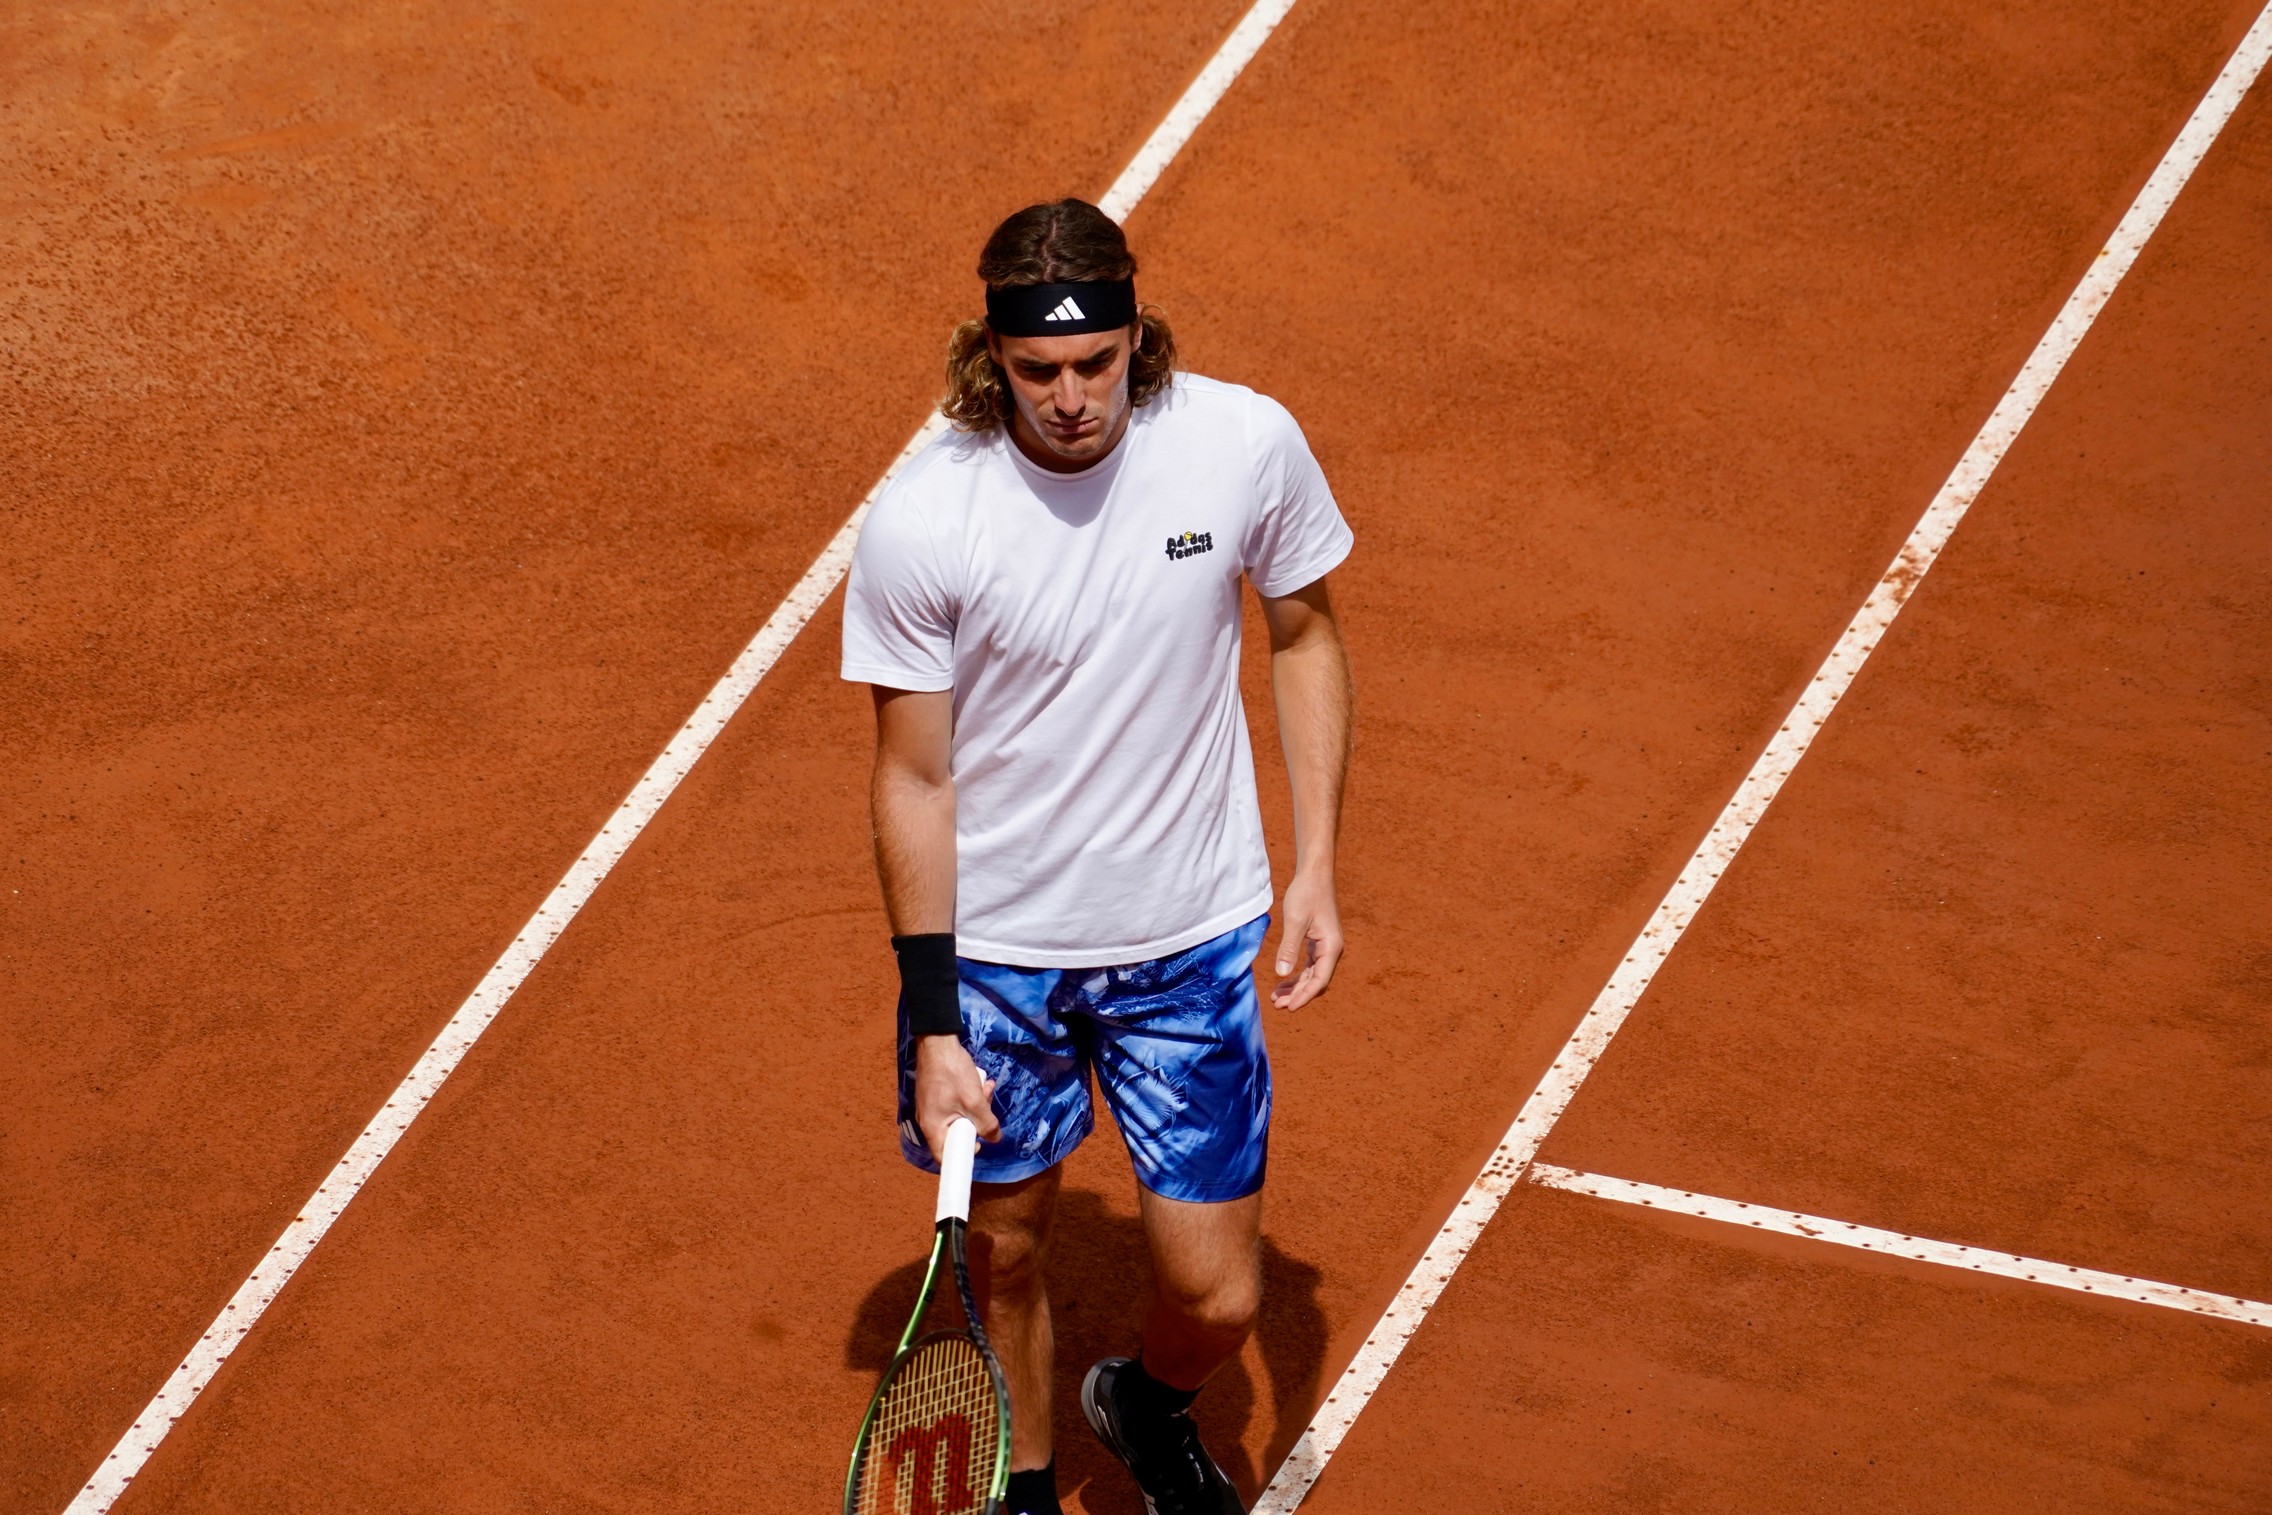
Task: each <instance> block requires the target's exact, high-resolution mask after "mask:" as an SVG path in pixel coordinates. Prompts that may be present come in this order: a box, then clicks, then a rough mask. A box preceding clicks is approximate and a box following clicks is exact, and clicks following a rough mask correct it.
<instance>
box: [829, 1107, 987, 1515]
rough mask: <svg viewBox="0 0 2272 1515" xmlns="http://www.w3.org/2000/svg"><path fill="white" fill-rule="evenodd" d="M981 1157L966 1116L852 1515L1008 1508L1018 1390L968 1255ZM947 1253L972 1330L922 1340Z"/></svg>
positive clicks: (848, 1509)
mask: <svg viewBox="0 0 2272 1515" xmlns="http://www.w3.org/2000/svg"><path fill="white" fill-rule="evenodd" d="M977 1157H978V1127H977V1126H975V1125H973V1124H972V1123H971V1122H970V1121H969V1120H968V1119H967V1118H964V1117H960V1116H958V1117H956V1119H955V1120H954V1121H953V1123H951V1124H950V1125H949V1126H948V1127H947V1150H946V1152H945V1153H944V1154H942V1155H941V1157H940V1159H939V1213H938V1227H937V1230H936V1231H935V1232H934V1233H933V1235H932V1238H931V1265H930V1266H929V1267H928V1268H926V1269H924V1271H923V1291H922V1292H921V1293H920V1294H918V1295H916V1296H915V1313H914V1314H913V1315H911V1316H909V1317H908V1320H907V1329H906V1330H905V1331H902V1332H901V1333H900V1336H899V1347H898V1349H897V1350H896V1351H894V1352H893V1353H892V1359H891V1366H890V1367H889V1368H886V1369H885V1370H884V1381H883V1383H882V1384H881V1385H880V1386H878V1387H877V1389H876V1397H875V1398H874V1399H872V1400H870V1401H868V1414H867V1418H866V1419H864V1420H862V1421H861V1422H860V1439H859V1440H858V1441H856V1442H854V1443H853V1445H852V1470H851V1472H849V1473H847V1474H846V1475H845V1478H844V1515H999V1512H1000V1510H1001V1508H1002V1495H1003V1493H1004V1492H1005V1491H1006V1490H1007V1489H1008V1487H1009V1483H1010V1393H1009V1389H1008V1387H1007V1386H1006V1385H1005V1384H1004V1383H1003V1381H1002V1365H1001V1364H1000V1363H998V1362H996V1361H995V1360H994V1349H993V1347H991V1346H989V1345H988V1344H987V1341H986V1328H985V1327H984V1326H983V1325H981V1324H980V1323H979V1319H978V1304H977V1301H975V1300H974V1299H972V1298H971V1293H970V1263H969V1261H968V1260H967V1259H966V1258H965V1256H964V1252H963V1233H964V1232H965V1231H966V1230H968V1229H969V1225H970V1169H971V1164H972V1163H973V1162H975V1161H976V1160H977ZM941 1256H944V1257H945V1258H946V1259H947V1260H948V1261H949V1263H951V1264H952V1266H953V1270H954V1276H955V1293H956V1295H957V1296H958V1297H959V1298H960V1299H961V1300H962V1314H963V1321H964V1323H965V1324H966V1325H967V1326H968V1327H969V1329H968V1330H963V1331H951V1330H950V1331H933V1332H932V1333H931V1334H930V1335H928V1336H918V1335H916V1333H917V1332H918V1331H920V1330H922V1328H923V1315H924V1312H925V1311H927V1310H928V1309H929V1308H930V1306H931V1291H932V1289H933V1288H934V1287H936V1286H937V1284H938V1281H939V1259H940V1257H941Z"/></svg>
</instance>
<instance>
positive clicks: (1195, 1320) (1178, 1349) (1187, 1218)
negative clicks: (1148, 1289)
mask: <svg viewBox="0 0 2272 1515" xmlns="http://www.w3.org/2000/svg"><path fill="white" fill-rule="evenodd" d="M1136 1192H1137V1205H1138V1208H1139V1210H1140V1211H1141V1212H1142V1214H1143V1217H1144V1236H1145V1239H1146V1240H1147V1241H1148V1242H1149V1243H1150V1244H1151V1251H1152V1303H1151V1308H1150V1309H1149V1310H1148V1311H1146V1313H1145V1316H1144V1371H1145V1372H1146V1373H1149V1374H1150V1375H1151V1376H1152V1377H1154V1378H1156V1379H1158V1380H1159V1381H1160V1382H1161V1383H1164V1384H1166V1385H1167V1386H1168V1387H1169V1388H1171V1389H1196V1388H1198V1387H1199V1386H1200V1385H1201V1384H1203V1383H1205V1382H1206V1381H1207V1380H1208V1378H1210V1377H1211V1376H1212V1375H1213V1374H1214V1372H1215V1370H1216V1369H1217V1368H1219V1367H1221V1366H1222V1365H1223V1364H1224V1363H1226V1362H1229V1361H1230V1360H1231V1358H1232V1356H1233V1355H1234V1354H1236V1353H1237V1351H1238V1349H1239V1348H1240V1347H1241V1346H1243V1345H1244V1344H1245V1342H1246V1337H1247V1333H1248V1332H1249V1331H1251V1330H1253V1329H1254V1313H1255V1310H1256V1308H1257V1307H1258V1306H1259V1305H1260V1304H1261V1302H1262V1248H1261V1234H1262V1196H1261V1195H1260V1194H1250V1195H1248V1196H1247V1197H1246V1198H1245V1199H1233V1200H1225V1201H1223V1202H1222V1203H1220V1204H1195V1203H1193V1202H1191V1201H1190V1200H1182V1199H1164V1198H1162V1197H1161V1196H1159V1195H1157V1194H1154V1193H1152V1192H1151V1191H1150V1190H1149V1189H1143V1188H1139V1189H1138V1190H1137V1191H1136Z"/></svg>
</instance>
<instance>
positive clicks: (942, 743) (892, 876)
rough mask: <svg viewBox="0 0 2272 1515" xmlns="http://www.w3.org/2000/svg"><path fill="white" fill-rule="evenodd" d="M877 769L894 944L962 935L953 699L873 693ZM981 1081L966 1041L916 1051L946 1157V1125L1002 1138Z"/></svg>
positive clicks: (922, 1088)
mask: <svg viewBox="0 0 2272 1515" xmlns="http://www.w3.org/2000/svg"><path fill="white" fill-rule="evenodd" d="M871 690H872V692H873V694H874V696H875V704H876V769H875V774H874V776H873V778H872V779H871V780H870V783H869V787H868V804H869V810H870V814H871V816H872V818H873V821H874V825H875V835H876V877H877V878H878V879H879V880H880V881H881V882H882V884H883V890H884V912H885V914H886V915H888V916H889V917H890V919H891V930H892V935H894V936H923V935H929V934H932V933H935V932H951V931H953V930H954V928H955V782H954V775H953V773H952V771H951V770H950V768H949V764H948V759H949V754H950V748H951V743H952V738H953V735H954V708H953V702H954V695H953V694H952V692H950V691H947V690H939V691H935V692H916V691H911V690H906V689H887V688H884V687H883V686H882V685H873V686H871ZM992 1092H993V1084H992V1082H991V1081H990V1080H988V1079H986V1078H984V1077H982V1076H981V1075H980V1073H979V1071H978V1065H977V1064H976V1063H974V1062H972V1061H971V1057H970V1053H969V1052H968V1051H967V1050H966V1049H965V1048H964V1046H963V1044H962V1039H961V1038H960V1037H955V1036H924V1037H919V1038H917V1039H916V1043H915V1119H916V1122H917V1123H918V1124H919V1125H921V1126H922V1128H923V1139H924V1140H925V1141H926V1142H927V1143H929V1144H930V1148H931V1150H932V1151H933V1152H943V1151H945V1150H946V1146H945V1143H946V1134H947V1123H948V1122H949V1121H951V1120H953V1119H954V1118H955V1117H956V1116H957V1115H967V1116H969V1117H970V1118H971V1120H973V1121H975V1122H976V1123H977V1125H978V1134H979V1135H980V1136H981V1137H983V1138H985V1139H986V1140H988V1141H992V1140H994V1139H995V1138H997V1137H999V1136H1000V1135H1001V1134H1002V1129H1001V1125H1000V1123H999V1122H997V1121H996V1120H995V1119H994V1109H993V1105H992V1103H991V1101H990V1100H989V1098H988V1096H989V1095H991V1094H992Z"/></svg>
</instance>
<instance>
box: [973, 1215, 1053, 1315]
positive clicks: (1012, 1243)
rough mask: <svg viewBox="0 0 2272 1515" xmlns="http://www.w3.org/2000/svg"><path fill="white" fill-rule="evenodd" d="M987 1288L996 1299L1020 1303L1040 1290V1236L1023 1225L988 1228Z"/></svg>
mask: <svg viewBox="0 0 2272 1515" xmlns="http://www.w3.org/2000/svg"><path fill="white" fill-rule="evenodd" d="M985 1239H986V1261H985V1271H986V1281H987V1291H988V1292H989V1293H990V1294H992V1295H993V1296H994V1297H995V1298H996V1299H1000V1300H1004V1301H1008V1302H1023V1301H1025V1300H1029V1299H1032V1298H1034V1297H1035V1296H1036V1295H1038V1294H1039V1293H1040V1292H1041V1269H1042V1245H1041V1238H1040V1237H1038V1236H1036V1235H1035V1234H1034V1233H1033V1232H1031V1231H1028V1230H1025V1229H1023V1228H1013V1229H1008V1230H1001V1231H988V1232H986V1233H985Z"/></svg>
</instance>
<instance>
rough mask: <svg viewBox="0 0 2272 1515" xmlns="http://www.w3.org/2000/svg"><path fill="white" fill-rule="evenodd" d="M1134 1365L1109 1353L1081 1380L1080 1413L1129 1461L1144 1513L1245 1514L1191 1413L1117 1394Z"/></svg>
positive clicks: (1125, 1460)
mask: <svg viewBox="0 0 2272 1515" xmlns="http://www.w3.org/2000/svg"><path fill="white" fill-rule="evenodd" d="M1135 1366H1136V1364H1135V1363H1134V1361H1132V1360H1131V1359H1129V1358H1126V1357H1108V1358H1106V1359H1105V1360H1104V1361H1103V1362H1100V1363H1098V1364H1097V1365H1096V1366H1095V1367H1093V1368H1091V1369H1089V1376H1088V1377H1087V1378H1085V1379H1083V1380H1082V1381H1081V1414H1082V1415H1084V1416H1085V1417H1087V1419H1088V1422H1089V1429H1090V1430H1092V1431H1095V1432H1096V1433H1097V1439H1098V1440H1099V1441H1102V1442H1103V1443H1104V1444H1105V1446H1106V1448H1107V1449H1109V1450H1110V1451H1111V1453H1112V1455H1113V1456H1115V1457H1117V1458H1119V1459H1120V1460H1121V1461H1122V1462H1123V1463H1125V1464H1127V1467H1128V1471H1129V1473H1130V1474H1131V1475H1133V1476H1134V1478H1135V1479H1136V1487H1137V1488H1138V1489H1139V1490H1141V1491H1142V1492H1143V1495H1144V1508H1145V1510H1146V1511H1147V1512H1148V1515H1246V1506H1245V1505H1244V1504H1243V1503H1241V1502H1240V1500H1239V1492H1238V1490H1236V1489H1234V1488H1232V1487H1231V1481H1230V1480H1229V1479H1228V1478H1225V1477H1224V1476H1223V1470H1222V1469H1221V1468H1218V1467H1216V1466H1215V1459H1214V1458H1212V1457H1210V1456H1208V1455H1207V1449H1206V1448H1205V1447H1204V1446H1201V1445H1200V1443H1199V1427H1197V1426H1195V1425H1193V1424H1192V1423H1191V1412H1190V1411H1188V1410H1178V1411H1175V1412H1174V1413H1172V1414H1171V1413H1169V1412H1167V1411H1164V1410H1160V1409H1158V1408H1145V1407H1140V1406H1136V1405H1131V1404H1129V1403H1128V1402H1127V1396H1126V1395H1124V1394H1122V1393H1119V1392H1116V1391H1117V1390H1119V1389H1121V1388H1122V1387H1123V1386H1124V1385H1125V1382H1126V1377H1125V1375H1126V1374H1127V1373H1128V1371H1129V1370H1130V1369H1131V1368H1133V1367H1135Z"/></svg>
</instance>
